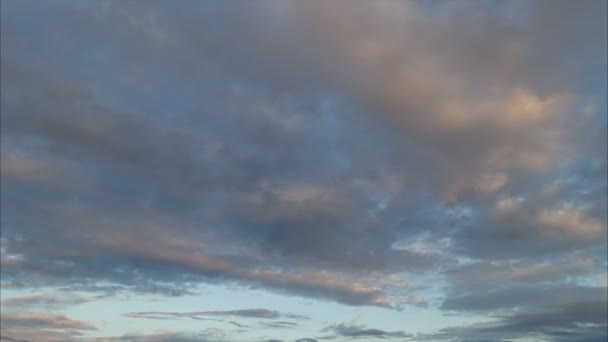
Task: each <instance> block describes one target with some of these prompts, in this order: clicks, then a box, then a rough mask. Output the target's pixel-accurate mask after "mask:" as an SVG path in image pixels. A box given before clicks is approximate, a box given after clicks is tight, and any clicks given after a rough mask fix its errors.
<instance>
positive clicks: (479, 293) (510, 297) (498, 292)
mask: <svg viewBox="0 0 608 342" xmlns="http://www.w3.org/2000/svg"><path fill="white" fill-rule="evenodd" d="M467 290H469V291H470V292H467ZM457 291H458V292H457ZM572 301H574V302H580V301H599V302H605V301H606V288H605V287H587V286H581V285H573V284H559V283H558V284H544V285H530V284H528V285H505V286H500V285H495V286H493V287H485V288H480V289H476V288H475V287H474V286H473V287H465V288H460V289H459V288H457V287H456V288H454V291H453V292H448V293H447V295H446V298H445V300H444V301H443V303H442V305H441V308H442V309H445V310H458V311H469V312H495V311H501V310H513V309H522V308H538V307H543V306H547V305H550V304H557V303H568V302H572Z"/></svg>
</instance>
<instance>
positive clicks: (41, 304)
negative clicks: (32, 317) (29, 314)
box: [0, 293, 92, 311]
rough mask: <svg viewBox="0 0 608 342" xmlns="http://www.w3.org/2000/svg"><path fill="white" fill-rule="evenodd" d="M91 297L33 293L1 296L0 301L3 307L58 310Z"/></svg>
mask: <svg viewBox="0 0 608 342" xmlns="http://www.w3.org/2000/svg"><path fill="white" fill-rule="evenodd" d="M91 300H92V299H90V298H86V297H82V296H79V295H74V294H65V293H58V294H48V293H45V294H34V295H26V296H18V297H8V298H3V299H2V301H1V302H0V303H1V305H2V307H3V308H5V309H11V310H15V309H19V310H20V311H23V310H41V309H46V310H53V311H54V310H60V309H63V308H65V307H68V306H72V305H77V304H81V303H86V302H89V301H91Z"/></svg>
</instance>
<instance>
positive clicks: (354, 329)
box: [322, 322, 412, 339]
mask: <svg viewBox="0 0 608 342" xmlns="http://www.w3.org/2000/svg"><path fill="white" fill-rule="evenodd" d="M322 331H323V332H330V333H334V335H331V336H326V337H324V338H327V339H336V338H341V337H346V338H352V339H359V338H365V339H370V338H382V339H385V338H389V339H392V338H406V337H411V336H412V334H409V333H406V332H403V331H384V330H381V329H373V328H366V327H365V326H364V325H360V324H356V323H353V322H349V323H341V324H336V325H330V326H328V327H325V328H323V330H322Z"/></svg>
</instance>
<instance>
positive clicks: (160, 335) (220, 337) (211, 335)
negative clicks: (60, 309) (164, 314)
mask: <svg viewBox="0 0 608 342" xmlns="http://www.w3.org/2000/svg"><path fill="white" fill-rule="evenodd" d="M93 341H96V342H127V341H128V342H212V341H213V342H220V341H227V340H226V336H225V334H224V333H223V332H222V331H219V330H217V329H205V330H202V331H199V332H193V333H185V332H184V333H179V332H173V331H169V330H164V329H161V330H159V331H157V332H155V333H151V334H136V333H130V334H125V335H122V336H116V337H101V338H96V339H93Z"/></svg>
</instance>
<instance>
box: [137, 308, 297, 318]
mask: <svg viewBox="0 0 608 342" xmlns="http://www.w3.org/2000/svg"><path fill="white" fill-rule="evenodd" d="M125 316H126V317H134V318H166V317H185V318H196V317H199V316H235V317H243V318H264V319H280V318H283V319H286V318H287V319H295V320H305V319H308V317H306V316H301V315H296V314H292V313H282V312H278V311H274V310H268V309H241V310H226V311H194V312H130V313H127V314H125Z"/></svg>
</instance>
